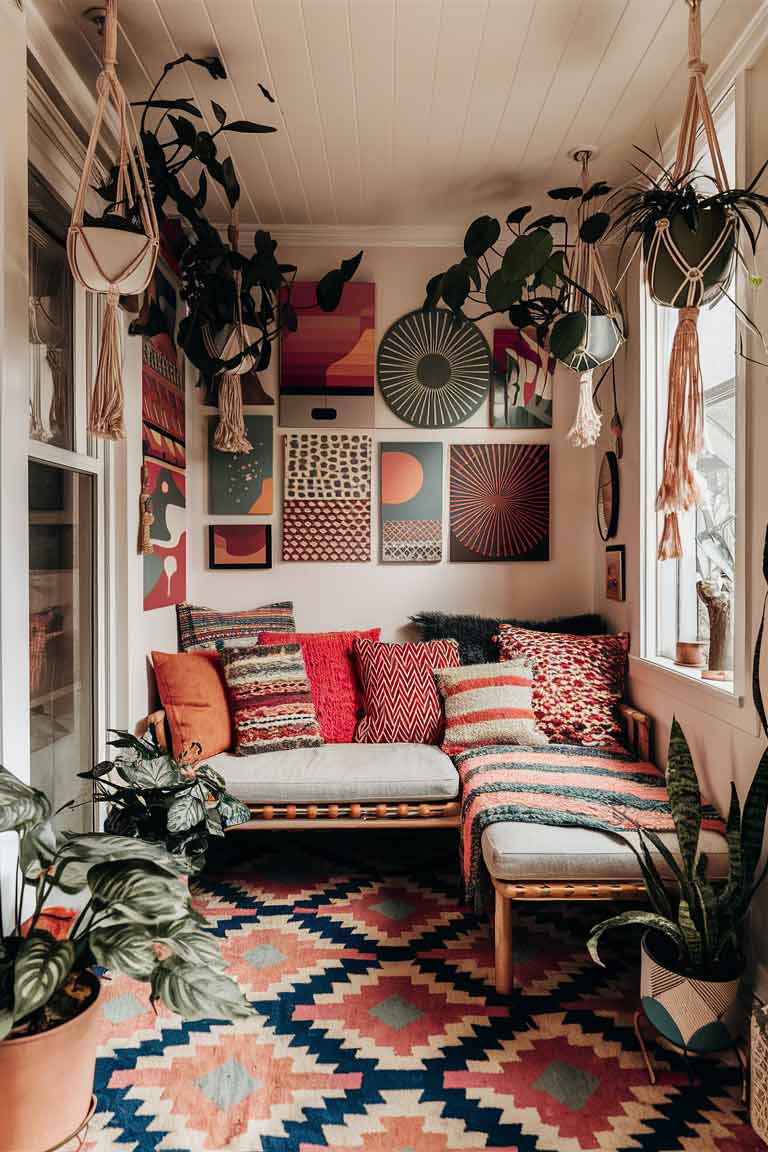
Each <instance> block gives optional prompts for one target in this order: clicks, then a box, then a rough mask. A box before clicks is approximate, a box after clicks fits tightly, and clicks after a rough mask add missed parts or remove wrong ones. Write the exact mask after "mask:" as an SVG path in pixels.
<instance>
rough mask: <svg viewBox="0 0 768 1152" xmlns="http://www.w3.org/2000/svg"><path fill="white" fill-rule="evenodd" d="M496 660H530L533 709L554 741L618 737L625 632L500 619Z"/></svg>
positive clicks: (598, 742)
mask: <svg viewBox="0 0 768 1152" xmlns="http://www.w3.org/2000/svg"><path fill="white" fill-rule="evenodd" d="M498 644H499V652H500V655H501V659H502V660H510V659H514V658H515V657H518V656H524V657H525V658H526V659H528V660H530V661H531V662H532V663H533V666H534V669H535V679H534V682H533V711H534V714H535V716H536V722H537V724H538V725H539V727H540V728H541V729H542V731H543V732H544V733H545V734H546V735H547V736H548V737H549V739H550V740H551V741H552V743H555V744H585V745H589V746H590V747H602V746H609V745H611V744H617V743H620V742H621V738H622V724H621V716H620V713H619V705H620V704H621V701H622V700H623V698H624V685H625V681H626V676H627V655H628V652H629V634H628V633H627V632H621V633H619V634H618V635H617V636H561V635H557V634H556V633H553V632H535V631H532V630H530V629H527V628H515V627H513V626H512V625H510V624H502V625H501V626H500V628H499V636H498Z"/></svg>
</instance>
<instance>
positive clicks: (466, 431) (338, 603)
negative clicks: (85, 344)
mask: <svg viewBox="0 0 768 1152" xmlns="http://www.w3.org/2000/svg"><path fill="white" fill-rule="evenodd" d="M358 247H359V245H358ZM354 251H355V247H354V246H353V245H351V244H350V245H349V246H346V247H344V248H340V247H317V246H312V247H304V248H303V249H300V248H294V247H291V246H288V245H286V246H283V245H281V247H280V255H281V259H282V260H285V261H289V262H291V263H294V264H297V265H298V267H299V278H300V279H303V280H311V279H316V278H317V277H318V276H320V275H321V274H322V273H323V272H325V271H326V270H327V269H328V268H331V267H333V266H334V265H335V264H336V263H337V262H338V260H339V259H341V258H342V257H344V256H350V255H352V254H353V253H354ZM458 255H460V251H459V252H458V253H457V250H456V249H444V248H429V247H412V248H401V247H375V248H367V249H366V252H365V256H364V259H363V263H362V265H361V268H360V270H359V272H358V274H357V279H358V280H363V281H365V280H368V281H373V282H374V283H375V284H376V338H377V347H378V341H379V340H380V339H381V337H382V336H383V334H384V332H385V331H386V329H387V328H388V327H389V325H390V324H391V323H392V322H393V321H394V320H396V319H397V318H398V317H399V316H401V315H402V314H403V313H405V312H407V311H409V310H411V309H413V308H418V307H420V306H421V303H422V301H423V297H424V286H425V284H426V281H427V279H428V277H429V276H430V275H432V274H433V273H434V272H436V271H439V270H440V269H442V268H445V267H447V266H448V265H449V264H450V263H453V262H454V261H455V260H456V259H457V256H458ZM481 327H482V328H483V330H484V332H485V335H486V337H487V338H488V340H489V343H490V342H491V341H492V332H493V324H492V322H491V321H489V320H486V321H484V322H483V323H482V325H481ZM189 375H193V374H192V373H190V374H189ZM276 375H277V366H276V364H274V365H273V366H271V367H270V370H269V372H268V373H266V374H265V375H264V377H263V383H264V384H265V386H266V387H267V389H268V390H269V391H270V392H271V393H273V394H274V393H275V391H276ZM555 393H556V395H555V406H554V409H555V412H554V419H555V427H554V429H553V430H552V431H551V432H522V433H513V432H509V431H506V432H505V431H499V430H494V429H491V428H489V427H488V424H489V414H488V407H487V405H483V407H482V409H481V410H480V412H478V413H477V415H476V416H475V417H474V418H473V420H472V426H471V427H468V426H463V427H461V428H458V429H453V430H445V431H423V430H419V429H414V428H411V427H410V426H408V425H406V424H403V423H402V422H400V421H398V420H397V418H396V417H395V416H393V414H392V413H391V412H390V410H389V409H388V407H387V405H386V404H385V402H384V400H383V399H382V398H381V396H380V395H378V393H377V396H376V424H377V428H376V429H373V430H371V431H372V432H373V434H374V439H375V441H376V442H379V441H384V440H397V439H403V440H409V439H410V440H426V439H430V440H440V441H442V442H443V444H445V445H448V444H450V443H461V442H464V443H472V442H483V441H488V440H508V441H512V440H515V441H526V440H527V441H545V442H549V443H550V445H551V471H552V477H551V542H550V543H551V559H550V561H549V562H548V563H546V562H545V563H520V564H518V563H492V564H450V563H448V562H447V561H445V560H444V561H443V563H442V564H439V565H426V564H423V565H419V564H409V565H402V564H386V565H382V564H380V563H378V561H377V560H376V559H373V560H372V561H371V562H370V563H369V564H295V563H294V564H283V563H282V562H281V560H280V503H281V482H282V467H281V453H280V449H281V442H280V437H281V436H282V433H283V431H285V430H284V429H279V428H278V427H277V419H278V416H277V411H278V409H277V405H275V407H274V408H273V409H265V408H261V409H249V411H260V412H266V411H273V412H274V414H275V435H276V444H275V514H274V516H273V517H271V518H261V517H259V518H252V519H253V520H254V522H256V521H260V520H261V521H265V522H266V521H267V520H269V522H271V523H272V524H273V565H274V567H273V568H272V570H271V571H264V572H262V571H255V572H221V571H213V572H212V571H209V570H208V535H207V531H208V524H209V523H211V522H219V521H226V520H232V522H236V520H237V518H231V517H216V516H209V515H208V512H207V484H206V428H205V419H204V416H203V413H204V412H205V413H206V415H207V414H208V413H210V412H211V411H212V410H210V409H209V410H205V409H202V407H201V403H200V394H199V392H198V390H197V389H196V388H194V386H193V385H192V384H191V383H190V384H189V385H188V389H187V505H188V523H189V541H188V598H189V599H190V600H192V601H194V602H196V603H199V604H205V605H208V606H210V607H213V608H222V609H225V608H231V609H234V608H238V607H250V606H255V605H258V604H265V603H268V602H270V601H273V600H284V599H285V600H293V601H294V604H295V606H296V619H297V624H298V626H299V628H300V629H302V630H306V631H319V630H323V629H340V628H367V627H375V626H377V625H380V626H381V627H382V629H383V636H384V637H385V638H388V639H398V638H402V636H401V632H400V630H401V628H402V627H403V625H405V624H406V621H407V617H408V616H409V615H410V614H411V613H414V612H417V611H419V610H421V609H444V610H448V611H466V612H479V613H487V614H489V615H493V614H496V613H498V614H499V615H502V614H511V615H516V616H531V617H539V616H548V615H555V614H559V613H566V612H567V613H571V612H580V611H588V610H590V608H591V601H592V586H593V549H592V548H591V546H589V544H590V543H591V523H592V508H593V488H592V484H593V480H592V460H591V454H590V453H589V452H584V451H582V450H578V449H574V448H571V447H570V445H569V444H567V442H566V441H565V433H566V431H567V429H568V427H569V426H570V422H571V420H572V418H573V409H574V405H575V396H576V388H575V380H574V378H573V377H571V376H569V374H568V373H565V372H564V373H563V374H562V378H558V380H557V383H556V385H555ZM447 463H448V462H447V450H446V452H445V454H444V470H445V476H446V489H445V496H444V518H445V532H446V537H445V548H444V552H445V553H446V554H447V525H448V521H447V511H448V494H447ZM377 468H378V455H377V450H376V448H375V447H374V496H373V548H372V552H373V555H374V557H375V556H377V555H378V549H379V540H378V497H377V489H378V476H377ZM147 615H148V617H151V618H154V617H156V616H157V617H159V616H160V613H159V612H152V613H148V614H147Z"/></svg>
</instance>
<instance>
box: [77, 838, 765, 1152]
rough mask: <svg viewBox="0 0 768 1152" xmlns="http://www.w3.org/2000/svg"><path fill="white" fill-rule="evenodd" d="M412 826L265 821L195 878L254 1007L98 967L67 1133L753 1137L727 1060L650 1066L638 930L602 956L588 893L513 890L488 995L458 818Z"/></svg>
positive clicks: (539, 1146)
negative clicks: (88, 1052)
mask: <svg viewBox="0 0 768 1152" xmlns="http://www.w3.org/2000/svg"><path fill="white" fill-rule="evenodd" d="M418 839H419V845H418V849H419V850H418V853H416V852H414V855H413V858H410V859H409V858H408V856H407V855H405V853H407V852H408V849H409V840H408V833H405V832H403V833H400V834H399V836H397V837H396V838H394V837H386V836H385V834H383V833H381V832H368V833H367V834H363V835H357V836H349V834H347V839H343V840H341V843H339V837H338V836H336V837H332V836H330V835H325V834H323V833H318V834H314V835H312V834H310V835H307V836H304V837H303V838H301V837H299V836H297V835H292V836H290V837H288V836H286V835H285V834H283V833H268V834H266V835H264V836H262V837H261V838H260V839H258V838H256V839H251V840H250V845H251V848H250V849H249V851H250V852H251V853H252V854H251V855H250V857H249V858H246V859H241V860H239V861H235V862H231V861H230V862H229V863H227V864H226V865H219V866H218V867H214V869H213V870H211V871H209V872H207V873H206V874H205V875H204V876H203V877H202V878H201V879H200V880H199V881H197V883H196V885H195V903H196V906H197V907H198V908H199V909H200V911H201V912H204V913H205V915H206V916H207V917H208V918H209V920H210V921H211V922H212V923H213V924H214V925H215V932H216V934H217V936H218V937H219V938H220V939H221V942H222V948H223V951H224V954H225V956H226V958H227V960H228V964H229V970H230V972H231V973H232V975H233V976H235V977H236V978H237V979H238V980H239V981H240V984H241V986H242V987H243V989H244V990H245V991H246V993H247V995H248V998H249V999H250V1000H251V1001H252V1003H253V1004H254V1005H255V1007H256V1009H257V1012H258V1015H257V1016H256V1017H255V1018H254V1019H252V1020H247V1021H241V1022H239V1023H238V1024H236V1025H231V1024H227V1025H223V1024H217V1023H210V1022H205V1021H197V1022H195V1023H191V1024H185V1023H184V1022H183V1021H181V1020H180V1018H179V1017H177V1016H173V1015H171V1014H170V1013H168V1012H167V1011H166V1010H165V1009H163V1008H162V1007H161V1008H160V1010H159V1014H158V1016H155V1015H154V1013H153V1012H152V1011H151V1009H150V1007H149V1003H148V999H147V994H146V991H145V990H144V988H143V986H141V985H139V984H135V983H134V982H132V981H131V980H128V979H126V978H123V977H119V978H116V979H114V980H113V981H111V982H110V983H109V984H107V985H105V987H104V989H103V993H102V1003H103V1005H104V1012H103V1022H102V1037H101V1049H100V1055H99V1060H98V1064H97V1073H96V1088H97V1096H98V1110H97V1113H96V1115H95V1117H94V1118H93V1120H92V1122H91V1125H90V1127H89V1131H88V1136H87V1139H86V1142H85V1145H84V1147H85V1149H87V1150H88V1152H222V1150H224V1149H226V1150H227V1152H321V1150H323V1152H352V1150H354V1149H361V1150H364V1152H451V1150H452V1149H473V1148H495V1149H499V1150H502V1152H630V1150H632V1152H634V1150H637V1149H640V1150H645V1152H677V1150H681V1152H744V1150H750V1152H751V1150H752V1149H754V1150H757V1149H763V1145H762V1144H761V1143H760V1141H759V1140H758V1139H757V1137H756V1136H755V1135H754V1133H753V1132H752V1130H751V1128H750V1127H749V1125H748V1123H747V1118H746V1115H745V1112H744V1109H743V1108H742V1106H741V1104H740V1103H739V1099H738V1095H739V1093H738V1085H739V1074H738V1069H737V1067H736V1066H735V1064H733V1063H728V1062H718V1063H710V1062H702V1063H700V1064H697V1066H696V1069H695V1071H696V1077H695V1080H694V1082H693V1084H691V1083H690V1082H689V1077H688V1073H687V1070H686V1068H685V1065H684V1064H683V1062H682V1061H681V1060H680V1059H679V1058H678V1057H676V1056H675V1055H674V1054H673V1053H671V1052H667V1051H665V1050H664V1049H661V1048H658V1047H657V1048H655V1049H652V1052H653V1057H654V1062H655V1067H656V1070H657V1073H658V1082H657V1084H656V1085H655V1086H651V1084H649V1082H648V1077H647V1075H646V1072H645V1068H644V1065H643V1060H642V1057H641V1054H640V1052H639V1050H638V1047H637V1043H636V1040H635V1036H634V1033H633V1030H632V1011H633V1009H634V1007H635V1004H636V1001H637V990H638V972H637V956H638V951H637V946H636V943H635V941H634V940H632V939H631V938H630V939H627V938H624V940H623V942H622V943H620V945H619V948H620V950H619V951H614V952H613V953H612V954H611V955H610V958H609V961H608V967H607V969H603V968H598V967H596V966H595V965H594V964H593V963H592V961H591V960H590V959H589V957H588V955H587V953H586V949H585V946H584V940H585V936H586V932H587V929H588V927H589V925H590V924H591V923H593V922H594V920H595V917H596V916H598V917H599V916H601V914H602V913H603V912H604V911H605V906H591V907H590V906H589V905H581V906H579V905H570V904H549V905H548V904H539V905H536V904H527V905H520V906H518V907H517V908H516V910H515V914H514V915H515V920H514V934H515V964H516V988H515V991H514V993H513V994H512V995H511V996H509V997H502V996H498V995H497V994H496V993H495V991H494V989H493V986H492V984H491V983H490V976H491V971H492V967H491V966H492V953H491V948H490V941H489V936H488V925H487V921H484V920H482V919H479V918H478V917H477V916H475V914H474V913H473V912H472V911H471V910H470V909H468V908H467V907H464V906H462V904H461V903H460V901H459V896H458V892H457V879H456V878H457V874H458V858H457V845H456V838H455V836H450V835H449V836H443V835H442V834H437V833H435V834H433V835H430V836H429V837H427V835H426V834H422V835H420V836H419V838H418ZM237 840H239V841H240V842H241V844H245V842H246V835H245V834H240V836H239V837H230V843H234V842H236V841H237ZM410 847H411V850H413V846H412V845H410ZM230 850H231V849H230Z"/></svg>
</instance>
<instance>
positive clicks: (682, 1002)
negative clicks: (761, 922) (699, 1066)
mask: <svg viewBox="0 0 768 1152" xmlns="http://www.w3.org/2000/svg"><path fill="white" fill-rule="evenodd" d="M667 945H668V941H667V940H666V937H663V936H660V935H659V934H658V933H655V932H652V931H649V932H646V933H645V935H644V936H643V941H642V945H641V949H640V954H641V966H640V996H641V1000H642V1005H643V1011H644V1012H645V1015H646V1016H647V1018H648V1020H649V1021H650V1022H651V1024H653V1026H654V1028H655V1029H656V1031H657V1032H659V1033H661V1035H662V1036H663V1037H664V1038H665V1039H666V1040H670V1041H671V1042H672V1043H673V1044H675V1045H676V1046H677V1047H678V1048H682V1049H684V1050H685V1051H687V1052H719V1051H720V1050H721V1049H723V1048H731V1047H733V1044H734V1043H735V1040H736V1038H737V1036H738V1034H739V1030H740V1026H741V1022H742V1018H743V1009H742V1007H741V1004H740V1003H739V998H738V997H739V985H740V983H741V973H739V974H738V975H734V976H733V978H732V979H730V980H702V979H700V978H697V977H694V976H683V975H681V974H680V973H679V972H676V971H675V969H674V967H673V966H670V956H669V954H670V953H672V952H674V948H673V947H671V946H670V947H667Z"/></svg>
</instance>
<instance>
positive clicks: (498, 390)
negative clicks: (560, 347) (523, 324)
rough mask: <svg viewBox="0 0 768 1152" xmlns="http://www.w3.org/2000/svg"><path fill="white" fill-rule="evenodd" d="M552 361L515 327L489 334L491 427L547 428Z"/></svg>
mask: <svg viewBox="0 0 768 1152" xmlns="http://www.w3.org/2000/svg"><path fill="white" fill-rule="evenodd" d="M555 364H556V361H555V358H554V356H552V355H550V353H549V352H548V351H547V350H546V349H545V348H542V347H541V346H540V345H539V344H537V343H536V340H535V338H532V337H529V336H528V334H527V333H526V332H522V331H520V329H518V328H497V329H496V331H495V332H494V333H493V377H492V384H491V427H492V428H551V427H552V379H553V376H554V374H555Z"/></svg>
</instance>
